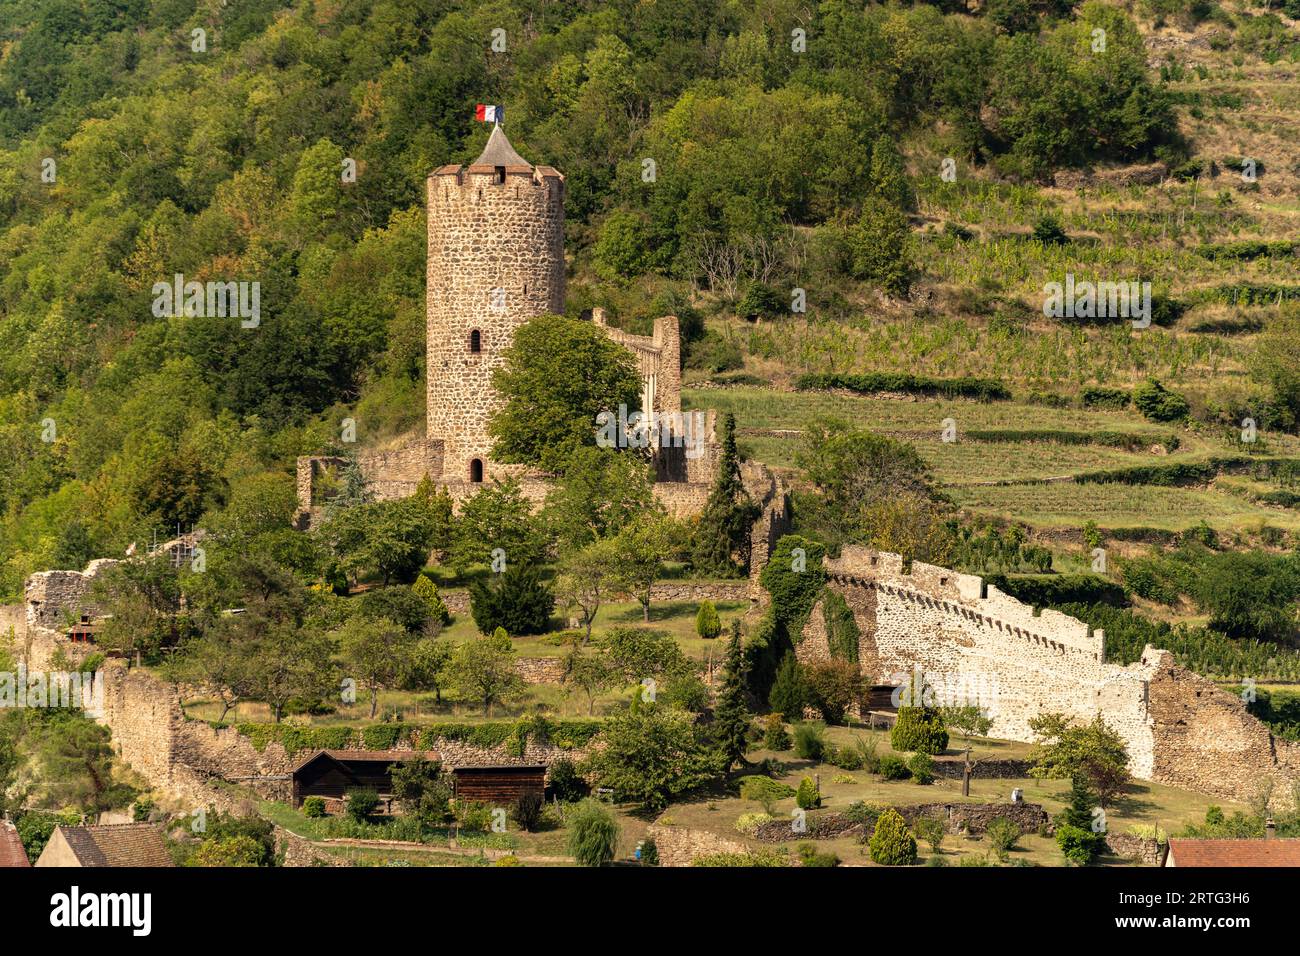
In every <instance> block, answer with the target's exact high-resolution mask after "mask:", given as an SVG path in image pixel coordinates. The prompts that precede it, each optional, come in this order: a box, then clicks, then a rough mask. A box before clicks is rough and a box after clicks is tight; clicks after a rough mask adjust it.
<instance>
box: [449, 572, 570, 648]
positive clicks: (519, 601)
mask: <svg viewBox="0 0 1300 956" xmlns="http://www.w3.org/2000/svg"><path fill="white" fill-rule="evenodd" d="M469 600H470V613H471V614H472V615H473V617H474V623H475V624H476V625H477V626H478V629H479V631H480V632H481V633H483V634H491V633H493V632H494V631H495V630H496V629H497V628H498V627H500V628H504V629H505V631H506V633H507V634H509V635H511V636H512V637H518V636H519V635H521V634H543V633H545V632H546V631H547V630H548V629H549V628H550V623H551V612H552V611H554V610H555V596H554V595H553V594H552V593H551V591H550V589H549V588H548V587H547V586H546V585H545V584H543V583H542V580H541V577H540V576H539V575H538V572H537V569H536V568H535V567H532V566H530V565H525V564H520V563H513V564H508V565H507V566H506V570H505V571H504V572H503V573H501V574H494V575H492V576H491V578H490V579H489V580H488V581H487V582H483V581H475V582H473V583H472V584H470V586H469Z"/></svg>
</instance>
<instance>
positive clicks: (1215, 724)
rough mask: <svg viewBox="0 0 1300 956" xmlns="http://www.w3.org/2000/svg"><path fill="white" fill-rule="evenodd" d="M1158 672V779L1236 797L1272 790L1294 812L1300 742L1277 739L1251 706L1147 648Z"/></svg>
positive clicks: (1153, 687)
mask: <svg viewBox="0 0 1300 956" xmlns="http://www.w3.org/2000/svg"><path fill="white" fill-rule="evenodd" d="M1142 659H1143V662H1144V663H1147V664H1149V666H1150V667H1151V670H1152V674H1151V683H1150V703H1149V707H1150V711H1151V717H1152V720H1153V722H1154V729H1153V732H1154V736H1155V743H1156V746H1155V766H1154V769H1153V779H1155V780H1158V781H1160V782H1161V783H1167V784H1170V785H1172V786H1176V787H1185V788H1187V789H1190V790H1198V791H1200V792H1202V793H1208V794H1212V795H1214V796H1219V797H1225V798H1227V799H1231V800H1249V799H1250V798H1251V797H1254V796H1256V795H1258V794H1260V793H1261V792H1264V791H1269V790H1270V789H1271V794H1272V800H1273V806H1274V807H1275V808H1288V809H1289V808H1292V807H1294V800H1295V793H1294V790H1293V786H1294V783H1295V782H1296V781H1300V743H1296V742H1294V741H1290V740H1284V739H1282V738H1280V737H1276V736H1274V735H1273V734H1272V733H1271V732H1270V731H1269V729H1268V726H1267V725H1266V724H1264V723H1262V722H1260V721H1259V720H1256V719H1255V718H1254V717H1252V716H1251V715H1250V714H1249V713H1248V712H1247V710H1246V704H1245V702H1244V701H1243V700H1242V699H1241V698H1240V697H1237V696H1236V695H1234V694H1230V693H1228V692H1227V691H1225V690H1223V689H1222V688H1221V687H1218V686H1217V685H1215V684H1214V683H1213V682H1211V681H1209V680H1206V679H1205V678H1204V677H1201V676H1200V675H1199V674H1196V673H1193V672H1192V671H1189V670H1187V669H1186V668H1184V667H1179V666H1178V665H1177V664H1176V663H1174V658H1173V655H1172V654H1170V653H1169V652H1168V651H1163V650H1155V649H1153V648H1147V650H1146V651H1145V652H1144V653H1143V655H1142Z"/></svg>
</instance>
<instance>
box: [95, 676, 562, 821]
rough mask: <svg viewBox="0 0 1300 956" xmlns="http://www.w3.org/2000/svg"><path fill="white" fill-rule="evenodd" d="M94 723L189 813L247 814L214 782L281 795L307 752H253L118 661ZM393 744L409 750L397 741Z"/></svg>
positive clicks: (499, 760)
mask: <svg viewBox="0 0 1300 956" xmlns="http://www.w3.org/2000/svg"><path fill="white" fill-rule="evenodd" d="M101 723H104V724H105V725H106V726H107V727H108V728H109V730H110V731H112V734H113V740H112V743H113V749H114V750H115V751H116V752H117V753H118V754H119V755H120V756H121V758H122V760H123V761H124V762H125V763H127V764H128V765H129V766H130V767H131V769H132V770H133V771H135V772H136V773H137V774H139V775H140V776H141V777H142V778H144V780H145V781H147V783H148V785H149V786H150V787H151V788H153V789H155V790H157V791H158V792H159V793H161V794H163V795H164V796H165V798H167V799H169V800H171V801H173V802H175V803H178V804H179V805H180V806H182V807H184V808H186V809H191V810H192V809H197V808H199V807H206V806H214V807H216V808H217V809H219V810H226V811H228V812H231V813H248V812H250V810H249V807H248V806H247V803H246V801H244V800H242V799H241V798H239V797H236V796H232V795H231V794H230V793H228V792H227V791H225V790H222V789H221V788H220V787H219V786H217V785H216V784H217V782H218V781H228V782H230V783H237V784H241V785H244V786H248V787H251V788H252V789H253V790H254V791H255V792H256V793H258V794H259V795H260V796H262V797H265V798H267V799H275V800H287V799H288V798H289V795H290V790H291V784H290V781H289V779H288V777H289V774H290V771H291V770H292V769H293V767H294V766H296V765H297V764H298V763H299V762H301V761H302V760H303V758H305V757H306V756H308V755H309V754H310V753H311V751H307V750H304V751H299V752H297V753H293V754H290V753H288V752H287V751H286V750H285V749H284V747H283V746H282V745H281V744H279V743H277V742H275V741H272V742H270V743H268V744H267V745H266V746H265V748H264V749H262V750H260V751H259V750H258V749H257V748H256V747H255V746H254V745H253V742H252V741H251V740H249V738H247V737H245V736H243V735H242V734H241V733H239V731H238V730H236V729H235V728H233V727H225V728H215V727H212V726H211V725H209V724H207V723H205V722H204V721H200V720H187V719H186V718H185V716H184V714H183V712H182V710H181V705H180V696H179V694H178V692H177V688H176V685H174V684H170V683H167V682H165V681H162V680H159V679H158V678H156V677H154V676H152V675H151V674H148V673H146V672H144V671H140V670H128V669H127V668H126V667H125V665H124V664H123V663H122V662H118V661H114V662H111V663H110V664H109V665H107V666H106V667H105V674H104V716H103V718H102V719H101ZM422 743H425V742H422ZM427 744H428V746H429V747H430V749H433V750H435V751H436V752H437V753H438V754H439V757H440V759H441V760H442V763H443V766H445V767H448V768H451V767H458V766H484V765H525V764H547V765H550V764H551V763H553V762H554V761H555V760H558V759H559V758H561V757H567V758H569V759H572V760H574V761H578V760H581V759H582V758H583V757H585V756H586V754H587V752H588V748H587V747H575V748H572V749H564V748H562V747H559V746H556V745H554V744H550V743H538V742H537V741H535V740H531V739H530V740H528V741H527V742H526V744H525V746H524V750H523V753H522V755H517V754H513V753H510V752H509V751H508V750H507V749H506V747H505V746H504V745H501V746H496V747H481V746H476V745H474V744H471V743H466V742H464V741H460V740H451V739H447V738H441V737H440V738H436V739H434V740H432V741H428V742H427ZM356 749H364V748H363V747H357V748H356ZM394 749H397V750H403V749H411V748H410V745H409V744H398V745H397V746H396V747H395V748H394Z"/></svg>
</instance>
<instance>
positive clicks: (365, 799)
mask: <svg viewBox="0 0 1300 956" xmlns="http://www.w3.org/2000/svg"><path fill="white" fill-rule="evenodd" d="M345 808H346V809H347V813H348V816H349V817H351V818H352V819H353V820H355V821H357V822H358V823H364V822H366V821H367V820H369V819H370V818H371V817H373V816H374V815H375V811H376V810H377V809H379V794H378V793H376V792H375V791H374V790H373V789H371V788H370V787H357V788H355V789H352V790H349V791H348V799H347V803H346V804H345Z"/></svg>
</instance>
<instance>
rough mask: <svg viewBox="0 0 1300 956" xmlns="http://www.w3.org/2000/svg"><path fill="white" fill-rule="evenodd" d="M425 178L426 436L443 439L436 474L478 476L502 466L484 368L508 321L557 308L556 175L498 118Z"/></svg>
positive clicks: (560, 227)
mask: <svg viewBox="0 0 1300 956" xmlns="http://www.w3.org/2000/svg"><path fill="white" fill-rule="evenodd" d="M427 185H428V220H429V223H428V224H429V261H428V274H427V278H428V285H427V296H428V300H427V315H426V319H427V334H428V338H427V353H428V402H429V408H428V411H429V417H428V437H429V439H430V440H434V441H436V440H441V441H442V442H443V463H442V476H443V478H444V480H448V481H453V482H454V481H469V482H476V481H483V480H485V479H490V478H492V477H496V476H501V475H504V474H506V473H507V472H508V470H509V468H508V466H505V467H503V466H500V465H495V464H494V463H493V462H492V461H491V459H490V457H489V456H490V452H491V448H492V440H491V438H490V437H489V436H488V434H487V424H488V419H489V417H490V416H491V415H492V413H493V412H494V411H495V410H496V409H497V408H498V407H500V405H501V402H502V399H501V397H500V396H499V395H497V394H496V392H495V390H494V389H493V388H492V370H493V369H495V368H497V367H498V366H499V365H501V364H502V361H503V357H502V356H503V352H504V350H505V348H506V347H507V346H508V345H509V344H510V342H511V341H512V340H513V338H514V333H515V329H517V328H519V326H521V325H522V324H523V323H525V322H527V321H528V320H529V319H531V318H534V317H535V316H538V315H542V314H543V313H546V312H563V311H564V177H563V176H562V175H561V174H560V173H559V172H557V171H556V170H554V169H552V168H551V167H549V166H533V165H532V164H531V163H529V162H528V161H527V160H525V159H524V158H523V157H521V156H520V155H519V154H518V153H516V152H515V150H514V147H512V146H511V145H510V141H509V140H507V139H506V134H505V133H504V132H503V131H502V130H501V127H500V126H497V127H494V128H493V130H492V135H491V136H490V137H489V139H488V143H487V147H486V148H485V149H484V150H483V154H482V155H481V156H479V158H478V159H476V160H474V162H473V163H471V164H470V165H469V166H467V167H462V166H443V167H441V168H439V169H437V170H435V171H434V172H433V173H431V174H430V175H429V179H428V184H427Z"/></svg>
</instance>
